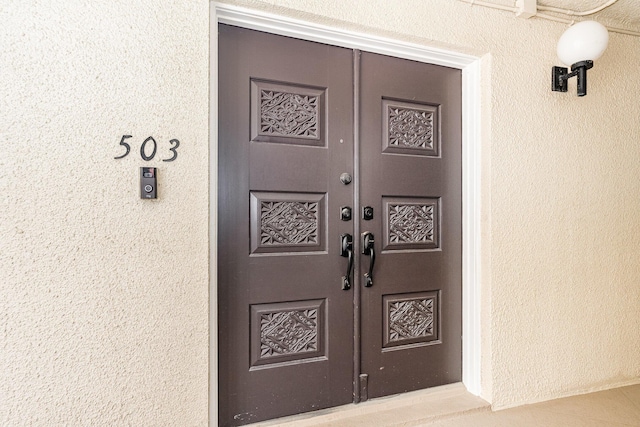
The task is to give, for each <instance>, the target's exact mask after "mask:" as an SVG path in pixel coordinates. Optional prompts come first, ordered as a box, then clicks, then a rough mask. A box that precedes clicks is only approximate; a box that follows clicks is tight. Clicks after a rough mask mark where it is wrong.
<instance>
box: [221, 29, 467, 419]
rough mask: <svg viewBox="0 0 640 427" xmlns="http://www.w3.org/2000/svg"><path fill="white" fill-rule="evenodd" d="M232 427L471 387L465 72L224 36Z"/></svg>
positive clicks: (224, 326)
mask: <svg viewBox="0 0 640 427" xmlns="http://www.w3.org/2000/svg"><path fill="white" fill-rule="evenodd" d="M218 110H219V117H218V122H219V197H218V236H219V240H218V253H217V259H218V270H219V272H218V301H219V303H218V304H219V306H218V313H219V319H218V320H219V330H218V341H219V363H220V365H219V373H220V375H219V408H220V410H219V413H220V419H219V422H220V425H225V426H226V425H243V424H248V423H251V422H256V421H260V420H265V419H270V418H275V417H280V416H285V415H291V414H296V413H301V412H307V411H312V410H316V409H321V408H327V407H332V406H337V405H342V404H346V403H351V402H359V401H362V400H366V399H369V398H374V397H380V396H386V395H390V394H396V393H401V392H405V391H411V390H416V389H421V388H427V387H432V386H436V385H442V384H448V383H452V382H457V381H460V378H461V360H462V355H461V345H462V343H461V250H462V248H461V159H460V152H461V151H460V150H461V112H460V110H461V76H460V71H459V70H454V69H450V68H446V67H440V66H434V65H429V64H423V63H418V62H413V61H408V60H402V59H397V58H391V57H387V56H382V55H377V54H372V53H365V52H359V51H354V50H351V49H345V48H340V47H335V46H328V45H323V44H318V43H313V42H308V41H301V40H297V39H292V38H287V37H282V36H276V35H270V34H264V33H260V32H256V31H252V30H247V29H241V28H236V27H231V26H225V25H220V26H219V108H218Z"/></svg>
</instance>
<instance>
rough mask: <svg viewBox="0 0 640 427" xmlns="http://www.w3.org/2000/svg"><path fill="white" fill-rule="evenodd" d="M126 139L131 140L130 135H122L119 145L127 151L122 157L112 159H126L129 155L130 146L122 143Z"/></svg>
mask: <svg viewBox="0 0 640 427" xmlns="http://www.w3.org/2000/svg"><path fill="white" fill-rule="evenodd" d="M127 138H131V135H122V139H121V140H120V145H122V146H123V147H124V148H126V150H127V151H125V153H124V154H123V155H122V156H118V157H114V159H122V158H123V157H127V156H128V155H129V152H130V151H131V146H130V145H129V144H127V143H126V142H124V140H125V139H127Z"/></svg>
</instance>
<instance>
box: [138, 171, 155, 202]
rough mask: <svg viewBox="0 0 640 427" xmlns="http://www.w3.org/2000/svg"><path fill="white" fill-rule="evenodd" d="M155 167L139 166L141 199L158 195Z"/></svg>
mask: <svg viewBox="0 0 640 427" xmlns="http://www.w3.org/2000/svg"><path fill="white" fill-rule="evenodd" d="M157 172H158V171H157V169H156V168H147V167H143V168H140V198H141V199H155V198H157V197H158V195H157V189H158V184H157V182H156V179H157V175H158V174H157Z"/></svg>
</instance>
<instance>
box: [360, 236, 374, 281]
mask: <svg viewBox="0 0 640 427" xmlns="http://www.w3.org/2000/svg"><path fill="white" fill-rule="evenodd" d="M373 244H374V240H373V234H372V233H370V232H368V231H365V232H364V233H362V253H363V254H364V255H369V256H370V257H371V262H370V263H369V272H368V273H364V286H365V287H366V288H370V287H371V286H373V265H374V264H375V262H376V251H375V249H374V247H373Z"/></svg>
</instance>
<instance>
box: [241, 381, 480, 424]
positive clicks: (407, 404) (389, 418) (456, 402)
mask: <svg viewBox="0 0 640 427" xmlns="http://www.w3.org/2000/svg"><path fill="white" fill-rule="evenodd" d="M490 410H491V405H490V404H489V403H487V402H486V401H484V400H483V399H481V398H479V397H477V396H474V395H472V394H471V393H469V392H468V391H467V389H466V387H465V386H464V385H463V384H462V383H455V384H448V385H443V386H439V387H433V388H429V389H426V390H418V391H412V392H408V393H403V394H397V395H394V396H388V397H381V398H377V399H372V400H369V401H367V402H362V403H359V404H357V405H355V404H349V405H344V406H338V407H335V408H328V409H321V410H318V411H314V412H307V413H304V414H298V415H292V416H289V417H284V418H278V419H275V420H269V421H262V422H259V423H255V424H250V425H249V427H251V426H253V427H257V426H261V427H266V426H285V427H286V426H295V427H306V426H332V427H337V426H417V425H421V424H424V423H426V422H431V421H436V420H440V419H444V418H450V417H453V416H457V415H461V414H465V413H469V412H476V411H478V412H480V411H490Z"/></svg>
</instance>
